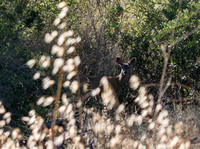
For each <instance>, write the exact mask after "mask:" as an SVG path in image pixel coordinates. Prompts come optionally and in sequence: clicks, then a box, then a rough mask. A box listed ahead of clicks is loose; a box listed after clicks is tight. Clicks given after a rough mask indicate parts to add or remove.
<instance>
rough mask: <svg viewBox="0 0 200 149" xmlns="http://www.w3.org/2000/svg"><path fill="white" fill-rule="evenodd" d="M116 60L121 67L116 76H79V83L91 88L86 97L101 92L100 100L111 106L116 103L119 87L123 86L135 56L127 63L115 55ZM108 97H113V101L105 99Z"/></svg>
mask: <svg viewBox="0 0 200 149" xmlns="http://www.w3.org/2000/svg"><path fill="white" fill-rule="evenodd" d="M116 62H117V64H118V65H119V66H120V67H121V72H120V74H119V75H117V76H103V77H95V76H80V82H81V84H84V83H86V84H88V86H89V89H91V91H90V92H88V94H87V96H85V97H86V98H87V97H88V96H96V95H98V94H101V97H102V100H103V101H104V103H105V104H111V105H112V106H113V105H116V104H118V101H117V99H116V98H117V94H118V92H119V90H120V88H121V87H122V86H123V84H124V82H125V80H126V76H127V75H128V74H129V71H130V66H131V65H133V64H134V63H135V62H136V58H135V57H134V58H132V59H131V60H130V61H129V62H128V63H123V62H122V60H121V59H120V58H119V57H117V58H116ZM108 98H111V99H113V98H115V102H112V103H111V101H110V100H106V99H108ZM113 101H114V100H113Z"/></svg>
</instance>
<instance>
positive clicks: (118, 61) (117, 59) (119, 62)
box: [116, 57, 123, 65]
mask: <svg viewBox="0 0 200 149" xmlns="http://www.w3.org/2000/svg"><path fill="white" fill-rule="evenodd" d="M116 61H117V64H120V65H122V64H123V62H122V60H121V58H119V57H117V58H116Z"/></svg>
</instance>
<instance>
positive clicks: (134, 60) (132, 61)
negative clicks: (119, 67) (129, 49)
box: [129, 57, 136, 65]
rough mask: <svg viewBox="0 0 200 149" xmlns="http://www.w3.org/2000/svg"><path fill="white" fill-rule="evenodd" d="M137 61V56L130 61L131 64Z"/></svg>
mask: <svg viewBox="0 0 200 149" xmlns="http://www.w3.org/2000/svg"><path fill="white" fill-rule="evenodd" d="M135 62H136V57H134V58H132V59H131V60H130V61H129V65H133V64H135Z"/></svg>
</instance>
